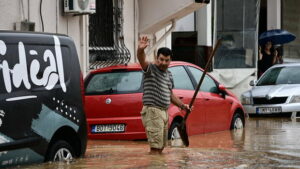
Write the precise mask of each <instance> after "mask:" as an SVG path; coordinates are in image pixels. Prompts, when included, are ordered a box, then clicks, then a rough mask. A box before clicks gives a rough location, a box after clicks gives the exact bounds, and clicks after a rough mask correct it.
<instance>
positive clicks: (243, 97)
mask: <svg viewBox="0 0 300 169" xmlns="http://www.w3.org/2000/svg"><path fill="white" fill-rule="evenodd" d="M241 102H242V104H251V98H250V97H245V96H242V100H241Z"/></svg>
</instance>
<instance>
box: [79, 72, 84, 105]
mask: <svg viewBox="0 0 300 169" xmlns="http://www.w3.org/2000/svg"><path fill="white" fill-rule="evenodd" d="M80 90H81V98H82V104H83V107H84V105H85V98H84V83H83V75H82V73H80Z"/></svg>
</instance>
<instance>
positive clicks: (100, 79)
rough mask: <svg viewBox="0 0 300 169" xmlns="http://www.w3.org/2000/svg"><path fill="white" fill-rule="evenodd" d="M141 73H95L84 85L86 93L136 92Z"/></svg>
mask: <svg viewBox="0 0 300 169" xmlns="http://www.w3.org/2000/svg"><path fill="white" fill-rule="evenodd" d="M142 77H143V73H142V72H141V71H135V72H113V73H99V74H95V75H94V76H93V77H92V78H91V79H90V81H89V82H88V84H87V86H86V90H85V92H86V94H90V95H93V94H120V93H136V92H139V91H140V89H141V84H142Z"/></svg>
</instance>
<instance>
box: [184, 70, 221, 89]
mask: <svg viewBox="0 0 300 169" xmlns="http://www.w3.org/2000/svg"><path fill="white" fill-rule="evenodd" d="M188 68H189V70H190V71H191V73H192V75H193V77H194V78H195V80H196V82H197V84H198V83H199V81H200V78H201V76H202V74H203V72H202V71H201V70H199V69H196V68H194V67H190V66H189V67H188ZM200 90H201V91H204V92H211V93H218V92H219V91H218V87H217V85H216V83H215V81H214V80H213V79H212V78H211V77H209V76H208V75H205V78H204V80H203V83H202V85H201V87H200Z"/></svg>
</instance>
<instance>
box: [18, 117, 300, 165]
mask: <svg viewBox="0 0 300 169" xmlns="http://www.w3.org/2000/svg"><path fill="white" fill-rule="evenodd" d="M299 130H300V121H298V120H291V119H290V118H282V117H251V118H249V119H248V120H247V124H246V127H245V129H244V130H240V131H223V132H218V133H210V134H203V135H197V136H192V137H190V147H188V148H182V147H167V148H166V149H165V150H164V153H163V155H149V154H148V144H147V142H146V141H107V140H89V142H88V147H87V152H86V155H85V158H82V159H76V160H75V161H74V162H71V163H69V164H68V163H46V164H37V165H31V166H24V167H20V168H30V169H35V168H45V169H46V168H47V169H48V168H49V169H50V168H89V169H90V168H112V169H114V168H171V169H172V168H238V169H240V168H300V144H299V140H300V132H299Z"/></svg>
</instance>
